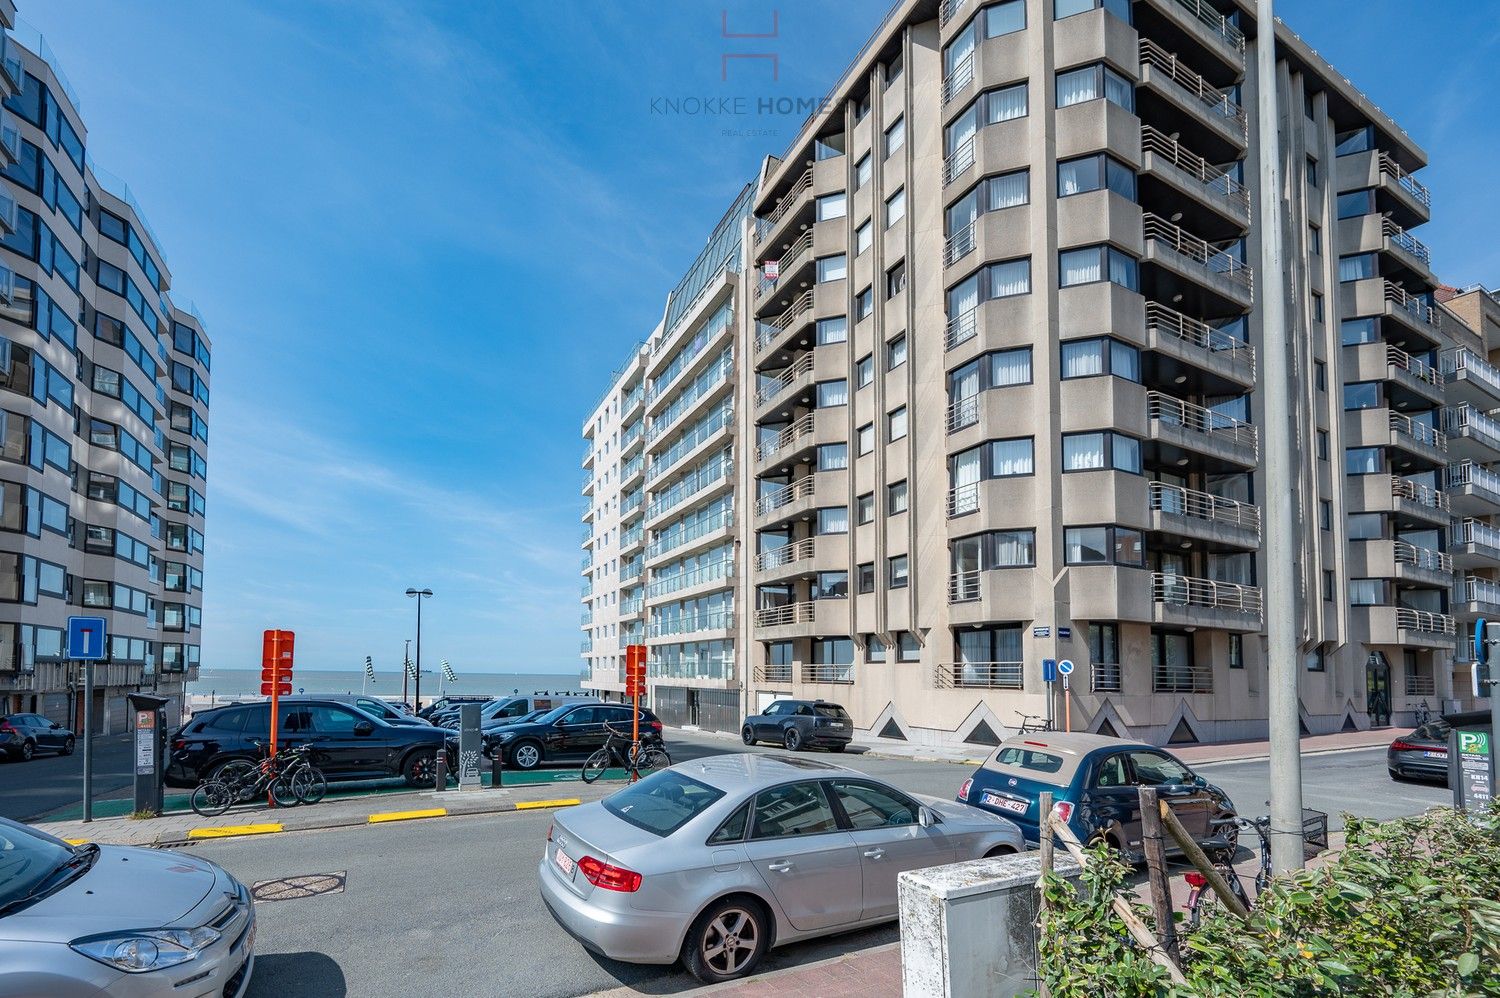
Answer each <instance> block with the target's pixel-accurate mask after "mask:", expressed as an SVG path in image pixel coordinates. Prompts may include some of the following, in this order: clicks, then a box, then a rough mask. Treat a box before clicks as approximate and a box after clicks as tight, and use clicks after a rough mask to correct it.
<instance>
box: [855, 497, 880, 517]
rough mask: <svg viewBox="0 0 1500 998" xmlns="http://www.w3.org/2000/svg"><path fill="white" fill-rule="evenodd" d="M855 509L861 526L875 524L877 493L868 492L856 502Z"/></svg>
mask: <svg viewBox="0 0 1500 998" xmlns="http://www.w3.org/2000/svg"><path fill="white" fill-rule="evenodd" d="M854 508H855V511H856V512H857V514H858V516H859V522H860V523H861V524H865V523H874V522H875V493H873V492H866V493H865V494H864V495H862V496H860V497H859V498H858V499H856V500H854Z"/></svg>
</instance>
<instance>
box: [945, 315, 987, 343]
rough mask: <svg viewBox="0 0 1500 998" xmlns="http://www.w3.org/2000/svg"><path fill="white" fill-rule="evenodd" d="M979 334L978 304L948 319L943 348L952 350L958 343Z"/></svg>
mask: <svg viewBox="0 0 1500 998" xmlns="http://www.w3.org/2000/svg"><path fill="white" fill-rule="evenodd" d="M978 335H979V306H977V305H976V306H974V307H973V308H971V309H969V310H968V311H967V312H962V313H960V314H958V315H956V316H954V317H953V318H951V319H949V320H948V328H947V330H946V331H945V333H944V336H943V349H945V350H952V349H953V348H954V347H956V346H958V345H959V344H960V343H967V342H968V341H969V340H972V339H973V338H974V337H976V336H978Z"/></svg>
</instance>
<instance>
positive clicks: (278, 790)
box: [269, 775, 302, 807]
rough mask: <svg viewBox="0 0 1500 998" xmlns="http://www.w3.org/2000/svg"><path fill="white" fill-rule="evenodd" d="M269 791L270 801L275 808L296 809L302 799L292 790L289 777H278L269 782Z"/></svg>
mask: <svg viewBox="0 0 1500 998" xmlns="http://www.w3.org/2000/svg"><path fill="white" fill-rule="evenodd" d="M269 790H270V794H271V800H272V802H274V803H275V805H276V806H277V807H296V806H297V805H298V804H301V803H302V798H301V797H298V796H297V792H296V791H295V790H293V789H292V781H291V778H290V777H287V776H284V775H278V776H277V777H276V778H275V779H274V780H272V781H271V786H270V788H269Z"/></svg>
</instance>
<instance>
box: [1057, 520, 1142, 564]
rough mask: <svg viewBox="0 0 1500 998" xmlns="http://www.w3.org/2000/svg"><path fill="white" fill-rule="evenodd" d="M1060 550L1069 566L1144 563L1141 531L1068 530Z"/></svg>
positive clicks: (1064, 534)
mask: <svg viewBox="0 0 1500 998" xmlns="http://www.w3.org/2000/svg"><path fill="white" fill-rule="evenodd" d="M1063 551H1064V556H1065V561H1066V563H1067V564H1069V565H1131V566H1134V567H1137V568H1139V567H1141V566H1143V565H1145V563H1146V555H1145V548H1144V545H1143V543H1142V539H1141V532H1140V531H1138V530H1131V529H1130V528H1128V527H1116V526H1104V527H1067V528H1065V529H1064V530H1063Z"/></svg>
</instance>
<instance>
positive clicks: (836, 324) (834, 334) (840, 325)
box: [818, 315, 849, 346]
mask: <svg viewBox="0 0 1500 998" xmlns="http://www.w3.org/2000/svg"><path fill="white" fill-rule="evenodd" d="M848 339H849V317H848V316H845V315H836V316H833V317H832V318H830V319H819V320H818V346H824V345H826V344H829V343H843V342H845V341H846V340H848Z"/></svg>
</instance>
